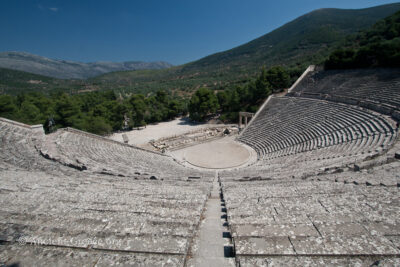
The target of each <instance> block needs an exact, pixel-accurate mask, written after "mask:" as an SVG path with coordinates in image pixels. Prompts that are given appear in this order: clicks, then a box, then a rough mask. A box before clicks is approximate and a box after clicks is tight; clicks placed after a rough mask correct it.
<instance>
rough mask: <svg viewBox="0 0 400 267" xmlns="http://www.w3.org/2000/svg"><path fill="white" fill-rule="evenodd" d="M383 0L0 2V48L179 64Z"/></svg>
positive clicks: (88, 58) (54, 55) (88, 59)
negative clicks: (317, 15) (315, 13)
mask: <svg viewBox="0 0 400 267" xmlns="http://www.w3.org/2000/svg"><path fill="white" fill-rule="evenodd" d="M393 2H396V1H385V0H379V1H378V0H336V1H331V0H304V1H299V0H279V1H270V0H246V1H245V0H113V1H112V0H109V1H105V0H80V1H79V0H64V1H61V0H60V1H50V0H43V1H40V0H38V1H34V0H25V1H22V0H0V25H1V27H0V36H1V37H0V52H3V51H25V52H30V53H33V54H38V55H42V56H46V57H50V58H57V59H65V60H75V61H82V62H93V61H128V60H143V61H157V60H163V61H168V62H170V63H172V64H175V65H178V64H183V63H187V62H189V61H193V60H196V59H199V58H202V57H204V56H207V55H209V54H213V53H216V52H220V51H224V50H227V49H230V48H233V47H236V46H238V45H241V44H243V43H246V42H248V41H251V40H252V39H255V38H257V37H260V36H262V35H264V34H266V33H268V32H270V31H272V30H274V29H275V28H277V27H279V26H281V25H283V24H284V23H286V22H289V21H291V20H293V19H295V18H297V17H298V16H301V15H303V14H304V13H307V12H310V11H312V10H314V9H318V8H325V7H335V8H366V7H371V6H376V5H381V4H386V3H393Z"/></svg>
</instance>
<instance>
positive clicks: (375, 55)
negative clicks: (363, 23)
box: [325, 11, 400, 69]
mask: <svg viewBox="0 0 400 267" xmlns="http://www.w3.org/2000/svg"><path fill="white" fill-rule="evenodd" d="M325 67H326V68H327V69H348V68H365V67H400V11H398V12H396V13H395V14H394V15H392V16H389V17H388V18H386V19H383V20H380V21H379V22H377V23H376V24H375V25H374V26H373V27H372V28H371V29H368V30H366V31H363V32H361V33H359V34H357V35H355V36H350V37H348V38H347V41H346V42H345V44H344V45H343V47H340V48H339V49H337V50H335V51H334V52H333V53H332V54H331V55H330V56H329V59H328V60H327V61H326V62H325Z"/></svg>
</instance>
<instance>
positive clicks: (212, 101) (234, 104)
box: [188, 66, 291, 122]
mask: <svg viewBox="0 0 400 267" xmlns="http://www.w3.org/2000/svg"><path fill="white" fill-rule="evenodd" d="M290 82H291V76H290V75H289V72H288V71H287V70H286V69H285V68H283V67H281V66H274V67H271V68H270V69H268V70H266V69H265V68H262V70H261V73H260V75H259V76H258V77H257V78H256V79H255V80H252V81H250V82H248V83H247V84H245V85H242V86H236V87H235V88H232V89H226V90H222V91H218V92H217V93H216V94H215V92H214V91H213V90H211V89H206V88H200V89H198V90H197V91H196V92H195V93H194V94H193V95H192V97H191V99H190V102H189V106H188V110H189V114H190V118H191V119H192V120H194V121H204V120H206V119H207V118H208V117H210V116H213V115H215V114H217V113H219V114H220V115H221V116H220V120H222V121H224V122H236V121H237V118H238V113H239V111H248V112H256V111H257V109H258V108H259V106H260V105H261V104H262V103H263V101H264V100H265V99H266V98H267V97H268V96H269V95H271V94H272V93H273V92H281V91H282V90H283V89H284V88H287V87H288V86H289V84H290Z"/></svg>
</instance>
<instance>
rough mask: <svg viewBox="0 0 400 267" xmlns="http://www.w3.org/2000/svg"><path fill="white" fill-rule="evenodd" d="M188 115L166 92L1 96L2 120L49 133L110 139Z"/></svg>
mask: <svg viewBox="0 0 400 267" xmlns="http://www.w3.org/2000/svg"><path fill="white" fill-rule="evenodd" d="M186 113H187V108H186V103H185V101H184V100H183V99H181V98H176V97H171V96H170V95H168V94H167V93H166V92H165V91H162V90H160V91H157V92H156V93H155V94H154V95H151V96H148V97H146V96H144V95H141V94H132V95H130V96H129V97H126V98H125V99H121V98H117V96H116V95H115V93H114V92H113V91H111V90H110V91H103V92H90V93H84V94H77V95H68V94H66V93H56V94H51V95H44V94H42V93H25V94H19V95H17V96H11V95H0V117H5V118H8V119H12V120H16V121H20V122H23V123H26V124H43V125H44V128H45V130H46V132H48V131H50V130H56V129H57V128H62V127H73V128H77V129H80V130H84V131H88V132H91V133H95V134H100V135H107V134H110V133H112V132H114V131H118V130H122V129H124V128H125V123H124V122H125V121H126V122H127V125H126V126H127V129H131V128H133V127H139V126H144V125H146V124H148V123H154V122H160V121H166V120H170V119H173V118H175V117H177V116H180V115H185V114H186Z"/></svg>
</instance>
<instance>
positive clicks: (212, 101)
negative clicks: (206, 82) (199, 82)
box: [189, 88, 219, 121]
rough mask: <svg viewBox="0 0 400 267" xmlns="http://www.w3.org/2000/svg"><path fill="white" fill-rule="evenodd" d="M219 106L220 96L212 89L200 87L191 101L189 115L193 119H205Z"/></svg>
mask: <svg viewBox="0 0 400 267" xmlns="http://www.w3.org/2000/svg"><path fill="white" fill-rule="evenodd" d="M218 108H219V104H218V98H217V96H216V95H215V94H214V92H213V91H212V90H210V89H206V88H200V89H198V90H197V91H196V92H195V93H194V95H193V96H192V97H191V99H190V102H189V116H190V118H191V119H192V120H195V121H203V120H204V119H205V118H206V117H207V116H208V115H210V114H213V113H215V112H216V111H217V109H218Z"/></svg>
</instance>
